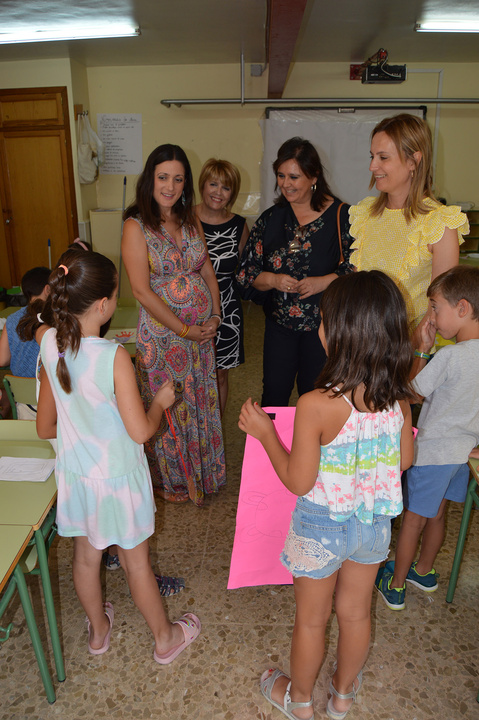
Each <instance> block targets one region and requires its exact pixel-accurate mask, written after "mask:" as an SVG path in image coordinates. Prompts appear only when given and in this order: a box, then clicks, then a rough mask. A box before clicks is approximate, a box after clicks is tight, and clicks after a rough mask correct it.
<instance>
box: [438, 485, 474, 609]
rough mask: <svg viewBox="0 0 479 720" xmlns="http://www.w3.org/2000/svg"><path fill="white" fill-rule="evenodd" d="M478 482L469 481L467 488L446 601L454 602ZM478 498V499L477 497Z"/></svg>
mask: <svg viewBox="0 0 479 720" xmlns="http://www.w3.org/2000/svg"><path fill="white" fill-rule="evenodd" d="M476 488H477V483H476V480H475V478H472V480H471V481H470V483H469V486H468V488H467V494H466V500H465V503H464V511H463V513H462V520H461V526H460V528H459V536H458V538H457V545H456V552H455V554H454V561H453V563H452V570H451V576H450V578H449V585H448V588H447V594H446V602H448V603H450V602H452V600H453V598H454V593H455V590H456V585H457V578H458V575H459V568H460V565H461V560H462V553H463V551H464V543H465V542H466V535H467V528H468V525H469V518H470V517H471V510H472V505H473V503H474V502H476V504H479V498H478V496H477V493H476ZM475 498H476V499H475Z"/></svg>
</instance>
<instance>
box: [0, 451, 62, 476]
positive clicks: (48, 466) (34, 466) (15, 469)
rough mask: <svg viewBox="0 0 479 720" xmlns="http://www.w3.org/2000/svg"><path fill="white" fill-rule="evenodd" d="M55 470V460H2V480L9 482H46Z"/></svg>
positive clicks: (5, 458) (7, 458) (15, 458)
mask: <svg viewBox="0 0 479 720" xmlns="http://www.w3.org/2000/svg"><path fill="white" fill-rule="evenodd" d="M54 469H55V460H42V459H41V458H19V457H7V456H6V455H4V456H3V457H2V458H0V480H4V481H5V480H7V481H9V482H45V480H48V478H49V477H50V475H51V474H52V472H53V470H54Z"/></svg>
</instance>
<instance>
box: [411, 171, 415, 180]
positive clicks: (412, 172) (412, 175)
mask: <svg viewBox="0 0 479 720" xmlns="http://www.w3.org/2000/svg"><path fill="white" fill-rule="evenodd" d="M413 177H414V170H411V179H412V178H413Z"/></svg>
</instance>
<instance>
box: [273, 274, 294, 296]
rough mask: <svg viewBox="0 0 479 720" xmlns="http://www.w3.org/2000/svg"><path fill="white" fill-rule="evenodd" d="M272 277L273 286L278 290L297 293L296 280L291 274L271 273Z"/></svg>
mask: <svg viewBox="0 0 479 720" xmlns="http://www.w3.org/2000/svg"><path fill="white" fill-rule="evenodd" d="M272 275H273V277H274V285H273V287H275V288H276V290H279V291H280V292H288V293H297V292H298V284H299V283H298V281H297V280H296V278H294V277H291V275H283V273H272Z"/></svg>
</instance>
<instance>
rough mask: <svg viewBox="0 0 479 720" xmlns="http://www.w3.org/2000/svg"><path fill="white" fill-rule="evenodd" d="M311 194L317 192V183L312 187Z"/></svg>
mask: <svg viewBox="0 0 479 720" xmlns="http://www.w3.org/2000/svg"><path fill="white" fill-rule="evenodd" d="M311 192H313V193H315V192H316V183H314V185H311Z"/></svg>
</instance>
